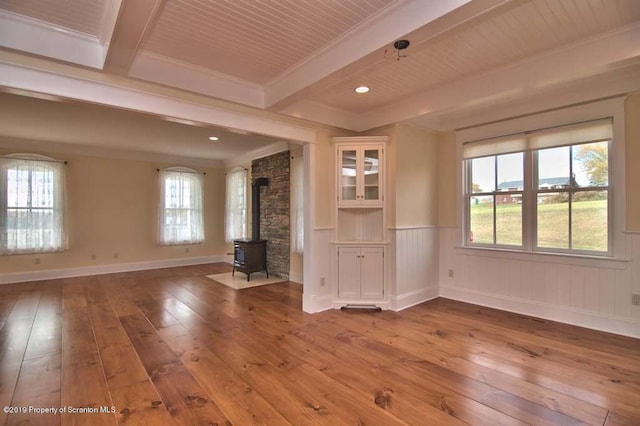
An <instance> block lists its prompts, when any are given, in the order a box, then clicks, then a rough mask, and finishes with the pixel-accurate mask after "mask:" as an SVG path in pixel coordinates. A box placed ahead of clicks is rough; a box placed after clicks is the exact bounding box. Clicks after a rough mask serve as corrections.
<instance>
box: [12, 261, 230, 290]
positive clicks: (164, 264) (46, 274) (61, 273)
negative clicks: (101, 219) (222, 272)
mask: <svg viewBox="0 0 640 426" xmlns="http://www.w3.org/2000/svg"><path fill="white" fill-rule="evenodd" d="M224 260H225V259H224V256H223V255H219V256H199V257H183V258H179V259H165V260H150V261H145V262H133V263H113V264H109V265H96V266H81V267H77V268H62V269H48V270H43V271H29V272H11V273H7V274H0V284H10V283H21V282H26V281H42V280H53V279H58V278H71V277H86V276H88V275H103V274H114V273H118V272H132V271H144V270H147V269H162V268H173V267H176V266H189V265H202V264H204V263H216V262H224Z"/></svg>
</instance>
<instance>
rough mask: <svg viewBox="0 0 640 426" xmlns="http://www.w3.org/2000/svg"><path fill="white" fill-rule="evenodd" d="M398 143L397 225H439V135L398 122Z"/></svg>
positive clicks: (396, 135) (396, 173)
mask: <svg viewBox="0 0 640 426" xmlns="http://www.w3.org/2000/svg"><path fill="white" fill-rule="evenodd" d="M393 142H394V143H395V206H394V209H395V224H394V223H393V222H391V223H392V225H391V226H396V227H420V226H435V225H437V224H438V180H439V178H438V137H437V135H436V134H435V133H431V132H428V131H425V130H422V129H418V128H415V127H410V126H406V125H398V126H397V127H396V133H395V137H394V140H393Z"/></svg>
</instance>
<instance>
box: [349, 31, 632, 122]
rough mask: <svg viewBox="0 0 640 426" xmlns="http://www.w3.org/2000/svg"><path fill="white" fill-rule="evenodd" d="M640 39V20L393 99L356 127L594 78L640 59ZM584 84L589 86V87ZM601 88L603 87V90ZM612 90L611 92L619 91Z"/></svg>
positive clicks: (506, 98) (494, 101) (503, 99)
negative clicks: (399, 100) (399, 99)
mask: <svg viewBox="0 0 640 426" xmlns="http://www.w3.org/2000/svg"><path fill="white" fill-rule="evenodd" d="M637 40H640V24H639V23H636V24H633V25H629V26H627V27H624V28H622V29H618V30H616V31H612V32H609V33H606V34H603V35H600V36H598V37H595V38H591V39H588V40H584V41H580V42H579V43H574V44H572V45H569V46H563V47H561V48H559V49H556V50H554V51H551V52H545V53H543V54H540V55H537V56H535V57H532V58H527V59H525V60H522V61H519V62H517V63H514V64H509V65H507V66H504V67H501V68H498V69H495V70H491V71H489V72H487V73H484V74H481V75H478V76H474V77H470V78H468V79H465V80H462V81H458V82H454V83H451V84H447V85H443V86H440V87H437V88H434V89H431V90H427V91H425V92H422V93H419V94H416V95H414V96H412V97H410V98H408V99H406V100H403V101H401V102H398V103H395V104H393V105H389V106H385V107H384V108H380V109H377V110H374V111H371V112H369V113H366V114H362V115H361V116H360V118H359V122H358V123H357V124H355V125H354V126H353V128H352V130H356V131H364V130H367V129H371V128H375V127H379V126H382V125H385V124H390V123H395V122H401V121H405V120H409V119H412V118H415V117H416V116H423V117H437V116H439V115H441V114H445V113H447V112H451V111H454V110H457V109H466V108H480V107H484V108H486V107H488V106H491V105H495V104H499V103H505V102H508V101H514V100H515V99H520V98H523V97H525V96H532V95H535V94H537V93H541V92H544V91H549V90H558V89H561V88H562V87H563V86H566V85H570V84H572V83H573V82H575V81H576V80H579V79H585V78H593V77H595V76H597V75H598V74H602V73H606V72H610V71H614V70H616V69H623V68H625V67H629V65H630V64H633V63H634V62H637V60H638V57H639V55H640V52H638V47H637V46H638V44H637ZM638 88H640V84H636V85H635V86H634V85H633V84H631V85H630V86H629V87H626V90H633V91H635V90H638ZM586 89H587V90H589V88H588V87H587V88H586ZM591 92H593V90H591ZM601 92H602V90H600V93H599V94H600V95H601ZM609 92H610V93H609V96H610V95H613V94H619V93H611V91H609ZM573 95H574V96H573V98H574V99H575V98H582V101H588V100H590V99H587V94H583V93H574V94H573ZM591 99H593V98H591ZM433 130H438V131H443V130H450V129H443V128H440V129H433Z"/></svg>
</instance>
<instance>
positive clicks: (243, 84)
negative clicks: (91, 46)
mask: <svg viewBox="0 0 640 426" xmlns="http://www.w3.org/2000/svg"><path fill="white" fill-rule="evenodd" d="M129 76H131V77H135V78H140V79H142V80H146V81H152V82H154V83H158V84H164V85H166V86H171V87H177V88H179V89H183V90H188V91H190V92H194V93H198V94H201V95H208V96H213V97H214V98H219V99H224V100H227V101H231V102H237V103H239V104H243V105H248V106H252V107H256V108H263V107H264V96H263V91H262V86H260V85H258V84H254V83H251V82H248V81H244V80H240V79H237V78H233V77H231V76H229V75H227V74H220V73H215V72H213V71H211V70H209V69H205V68H201V67H198V66H195V65H191V64H186V63H183V62H178V61H175V60H171V59H169V58H165V57H162V56H159V55H154V54H152V53H149V52H146V51H142V52H139V53H138V55H137V56H136V58H135V60H134V61H133V64H132V65H131V68H130V69H129Z"/></svg>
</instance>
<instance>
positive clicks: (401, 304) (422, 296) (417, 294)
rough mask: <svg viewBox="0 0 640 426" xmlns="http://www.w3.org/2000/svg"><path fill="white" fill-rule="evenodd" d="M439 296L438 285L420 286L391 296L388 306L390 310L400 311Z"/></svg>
mask: <svg viewBox="0 0 640 426" xmlns="http://www.w3.org/2000/svg"><path fill="white" fill-rule="evenodd" d="M438 296H439V292H438V287H429V288H421V289H420V290H415V291H412V292H409V293H405V294H401V295H399V296H391V297H390V300H389V308H390V309H391V310H392V311H396V312H397V311H401V310H403V309H407V308H410V307H412V306H415V305H419V304H420V303H423V302H426V301H428V300H432V299H435V298H437V297H438Z"/></svg>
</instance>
